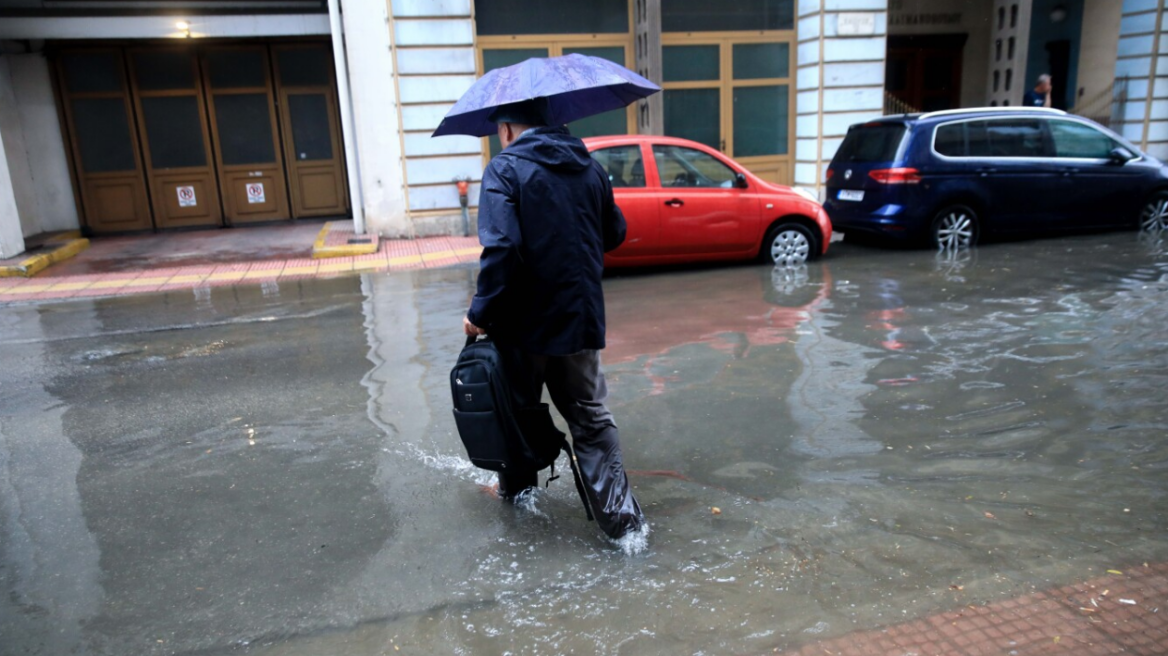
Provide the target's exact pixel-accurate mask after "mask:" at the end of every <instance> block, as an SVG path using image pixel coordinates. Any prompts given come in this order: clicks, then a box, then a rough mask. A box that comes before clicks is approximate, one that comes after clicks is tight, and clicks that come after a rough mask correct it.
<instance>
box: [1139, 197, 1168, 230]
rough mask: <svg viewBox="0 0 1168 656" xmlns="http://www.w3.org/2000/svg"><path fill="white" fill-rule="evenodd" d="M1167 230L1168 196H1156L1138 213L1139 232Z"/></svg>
mask: <svg viewBox="0 0 1168 656" xmlns="http://www.w3.org/2000/svg"><path fill="white" fill-rule="evenodd" d="M1166 228H1168V195H1164V194H1157V195H1155V196H1153V197H1152V199H1151V200H1149V201H1148V204H1147V205H1145V206H1144V211H1143V212H1140V230H1147V231H1149V232H1152V231H1158V230H1164V229H1166Z"/></svg>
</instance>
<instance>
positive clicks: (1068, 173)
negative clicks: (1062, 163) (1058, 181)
mask: <svg viewBox="0 0 1168 656" xmlns="http://www.w3.org/2000/svg"><path fill="white" fill-rule="evenodd" d="M1062 174H1063V177H1064V178H1069V177H1071V176H1072V175H1074V174H1075V169H1063V170H1062Z"/></svg>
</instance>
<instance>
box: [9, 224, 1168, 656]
mask: <svg viewBox="0 0 1168 656" xmlns="http://www.w3.org/2000/svg"><path fill="white" fill-rule="evenodd" d="M973 255H974V257H973V258H970V259H969V260H964V261H961V262H955V263H952V264H949V263H940V264H939V263H938V260H937V259H936V258H935V254H934V253H932V252H926V251H881V250H871V249H863V248H859V247H855V246H853V245H849V244H841V245H840V246H839V247H838V248H833V251H832V255H831V256H830V257H828V258H825V259H824V260H822V261H819V262H816V263H813V264H812V265H811V266H809V267H807V268H805V269H796V270H779V271H776V270H774V269H772V268H771V267H763V266H734V267H722V268H702V269H696V270H671V271H665V272H661V271H658V272H642V273H637V274H625V275H621V276H619V277H612V278H609V279H607V280H606V282H605V285H606V295H607V298H608V302H609V306H608V309H609V330H610V333H609V337H610V348H609V349H608V350H607V351H605V353H604V359H605V367H606V373H607V375H608V380H609V384H610V391H611V399H612V409H613V411H614V414H615V416H616V420H617V422H618V423H619V425H620V427H621V431H622V438H623V441H624V451H625V459H626V463H627V466H628V467H629V468H630V470H631V472H630V478H631V480H632V483H633V484H634V485H635V486H636V487H637V493H638V496H639V497H640V499H641V500H642V502H643V503H644V506H645V510H646V512H647V514H648V516H649V520H650V521H651V522H652V524H653V528H654V532H653V535H652V536H651V538H650V549H649V551H648V552H647V553H645V554H642V555H639V556H636V557H631V558H630V557H625V556H624V555H622V554H621V553H620V552H619V551H618V550H617V549H614V548H613V547H612V545H610V544H608V543H607V541H605V540H603V539H602V538H601V536H600V534H599V532H598V531H597V530H596V529H595V527H594V526H591V525H589V524H588V523H587V522H585V520H584V518H583V517H582V514H581V513H580V510H579V506H578V500H577V499H576V493H575V490H574V489H573V488H572V486H571V482H570V480H569V481H565V480H564V479H561V480H560V481H557V482H555V483H553V484H552V485H551V486H550V487H548V488H542V489H540V490H539V491H538V492H537V493H536V494H535V495H533V497H532V499H531V504H530V505H527V506H524V507H522V508H513V507H510V506H507V505H504V504H501V503H499V502H498V501H497V500H496V499H494V498H492V497H491V496H489V495H488V494H485V493H484V492H483V491H482V487H481V486H482V485H483V484H486V483H489V482H490V480H491V479H490V475H489V474H485V473H483V472H480V471H478V470H475V469H473V468H471V467H470V465H469V463H467V462H466V460H465V458H464V457H463V452H462V447H461V444H460V443H459V440H458V438H457V436H456V434H455V429H454V425H453V421H452V419H451V417H450V412H449V381H448V378H447V375H448V372H449V369H450V366H451V365H452V363H453V362H454V358H455V357H456V355H457V353H458V351H459V349H460V347H461V345H462V341H463V338H462V336H461V334H460V328H459V327H460V322H461V318H462V314H463V313H464V312H465V309H466V304H467V301H468V299H469V297H470V295H471V294H472V293H473V289H474V272H473V271H466V270H445V271H424V272H416V273H411V274H388V275H371V276H366V277H364V278H363V279H362V280H361V281H360V283H359V284H360V289H359V293H358V288H357V284H358V283H357V281H356V280H355V279H347V282H330V281H310V282H308V283H305V284H304V285H302V286H297V285H288V284H283V285H281V287H280V288H279V290H278V295H276V296H264V290H263V289H262V288H260V287H241V288H225V289H224V290H223V291H222V292H216V293H214V294H211V295H210V296H209V297H204V298H199V297H197V296H196V297H190V296H189V295H188V297H186V299H185V301H183V302H178V301H176V300H175V299H174V298H172V297H164V298H165V300H160V299H159V297H149V298H143V299H139V300H136V301H123V302H118V303H105V304H100V305H99V308H100V316H101V326H99V327H95V328H94V330H93V333H94V334H88V332H87V331H83V332H80V333H76V332H75V333H73V336H78V335H85V339H77V340H74V339H64V338H62V337H61V336H60V333H62V332H69V331H70V330H72V329H71V328H69V324H70V323H71V317H72V312H71V311H70V310H69V308H70V307H72V306H69V305H52V306H45V307H46V308H49V309H50V310H51V312H50V311H46V313H45V316H46V317H47V316H50V315H51V313H54V312H55V313H60V319H59V320H56V321H57V323H55V324H54V330H52V331H48V330H46V331H45V332H46V333H49V334H54V333H56V336H55V337H50V338H48V339H49V342H48V343H49V344H50V345H49V346H48V347H46V348H45V349H44V351H45V353H46V355H44V356H37V355H36V353H35V352H33V356H32V358H33V361H36V360H37V358H38V357H39V358H41V359H47V360H48V362H47V364H44V365H43V369H44V370H43V371H41V370H40V369H38V368H37V367H38V366H40V365H37V366H33V367H32V368H31V369H30V370H29V372H28V375H27V377H28V380H29V381H32V382H33V383H35V384H38V385H41V386H42V388H43V387H45V386H46V382H45V381H51V384H49V385H48V388H49V389H50V392H51V394H52V396H53V397H54V398H56V399H59V400H60V402H61V403H63V404H65V406H66V408H67V409H66V410H64V417H63V419H62V422H63V426H62V427H61V428H60V429H59V430H55V429H52V427H51V424H44V426H48V428H46V429H45V430H46V431H47V432H48V433H49V435H48V437H50V438H51V437H54V433H61V434H63V435H67V436H68V439H66V440H64V441H61V440H60V435H56V437H57V438H58V444H61V443H64V444H67V445H68V444H71V445H73V446H74V447H75V448H76V450H77V451H78V452H80V453H81V454H83V456H82V458H81V462H80V464H79V465H78V467H77V471H76V482H75V485H76V490H77V496H78V500H77V501H76V505H77V507H79V508H80V509H82V510H83V512H84V522H80V521H79V522H75V523H73V524H72V528H71V529H70V530H71V531H72V534H73V535H74V536H75V538H76V539H80V538H82V537H84V535H85V534H86V531H87V532H88V534H91V535H92V536H93V538H92V539H93V540H94V544H95V545H97V546H96V547H94V548H92V549H91V551H89V552H88V555H87V554H86V552H84V551H82V552H81V563H80V564H78V565H77V568H78V576H79V577H82V579H83V580H86V581H95V580H97V581H99V582H100V588H96V587H92V586H89V584H88V583H87V584H86V586H89V587H87V589H88V590H89V594H93V592H94V591H95V590H97V591H99V593H100V594H102V595H104V596H103V597H100V598H99V599H98V602H97V604H96V606H95V605H94V604H93V602H92V599H93V597H88V598H86V597H84V596H82V599H83V600H84V603H82V602H77V603H78V606H77V607H76V608H77V609H79V610H76V612H75V613H74V615H75V616H77V617H82V616H85V613H90V615H88V616H85V617H86V622H85V627H84V628H83V629H81V630H80V635H81V639H80V640H81V642H80V643H76V642H70V643H69V646H72V645H73V644H80V645H81V648H80V651H81V652H82V653H85V652H86V651H88V653H93V654H122V653H147V654H149V653H158V654H162V653H175V652H178V653H189V652H193V651H198V653H205V654H224V655H225V654H237V653H245V654H261V655H264V656H302V655H303V656H308V655H310V654H311V655H317V654H331V653H345V654H356V655H358V656H364V655H366V654H370V655H372V654H384V653H388V652H392V651H394V649H393V648H394V647H400V648H401V652H402V653H408V652H411V651H413V652H425V653H508V652H509V653H514V654H534V653H571V652H574V653H622V654H640V653H644V654H650V653H696V652H703V653H723V652H725V653H771V652H773V651H775V650H778V651H780V652H782V651H784V650H787V649H794V648H798V647H800V646H801V645H804V644H806V643H809V642H813V641H816V640H819V639H822V638H826V637H831V636H836V635H840V634H844V633H847V632H848V631H851V630H853V629H856V628H870V627H878V626H884V625H888V624H891V623H895V622H898V621H901V620H903V619H906V618H910V617H914V616H920V615H926V614H932V613H936V612H939V611H948V610H954V609H960V608H962V607H964V606H965V605H967V604H976V603H980V602H983V601H988V600H995V599H1002V598H1006V597H1014V596H1018V595H1020V594H1023V593H1029V592H1032V591H1034V590H1036V589H1046V588H1049V587H1051V586H1054V585H1056V584H1061V583H1066V582H1070V581H1076V580H1081V579H1084V578H1089V577H1091V576H1094V575H1096V574H1099V573H1100V572H1102V571H1103V570H1104V569H1107V568H1116V567H1118V568H1120V569H1124V567H1125V566H1126V565H1128V564H1133V563H1134V564H1139V563H1142V562H1144V561H1148V562H1153V561H1155V562H1159V561H1162V560H1164V559H1168V539H1166V538H1165V535H1164V532H1163V526H1164V524H1165V520H1166V518H1165V516H1164V514H1165V506H1164V504H1163V498H1164V496H1165V494H1166V493H1168V487H1166V486H1168V483H1166V481H1165V479H1164V477H1163V470H1164V468H1165V467H1168V445H1166V444H1165V443H1164V441H1163V439H1162V436H1163V434H1164V431H1165V428H1166V427H1168V399H1166V398H1165V396H1164V394H1163V381H1164V379H1165V378H1166V377H1168V342H1166V341H1165V340H1164V338H1163V331H1164V328H1163V327H1164V325H1165V323H1166V322H1168V260H1166V259H1165V258H1166V256H1165V254H1164V253H1162V252H1158V251H1155V250H1150V249H1149V248H1148V242H1147V241H1142V240H1137V239H1136V238H1134V237H1133V236H1132V235H1130V234H1127V233H1124V234H1116V235H1103V236H1091V237H1087V238H1077V239H1063V240H1046V241H1037V242H1026V243H1019V244H1002V245H995V246H989V247H984V248H981V249H978V250H977V251H974V252H973ZM957 264H960V265H961V268H960V269H959V270H956V269H953V268H951V267H955V266H957ZM249 294H250V295H249ZM237 295H239V296H237ZM229 299H230V300H229ZM184 303H185V305H184ZM143 315H145V316H148V317H151V318H150V319H146V320H144V319H142V316H143ZM9 316H11V315H10V314H5V315H4V318H5V319H7V318H8V317H9ZM13 321H15V325H11V324H9V325H3V326H2V327H3V330H4V332H3V333H2V334H0V348H3V349H4V355H5V357H8V356H10V355H12V354H16V355H19V354H21V353H23V352H24V350H23V349H24V348H25V347H26V346H27V345H29V344H31V343H33V342H35V341H37V340H36V339H34V338H33V337H34V336H32V335H31V333H30V331H29V330H27V329H25V328H23V327H22V325H23V324H24V323H27V322H26V320H25V319H23V318H18V319H15V320H13ZM144 324H145V325H144ZM97 328H100V330H97ZM53 340H57V341H53ZM4 375H6V373H5V374H4ZM4 389H5V390H7V389H9V388H4ZM0 393H5V394H6V393H7V391H4V392H0ZM4 398H5V400H7V398H8V397H4ZM106 399H114V400H115V401H116V402H115V403H114V404H112V405H107V404H105V403H104V401H105V400H106ZM142 399H149V401H150V402H149V403H143V402H141V400H142ZM45 401H46V402H51V401H50V400H49V399H47V398H45ZM7 407H8V406H7V405H5V408H7ZM111 408H112V409H111ZM39 413H40V409H39V407H38V408H37V411H36V412H35V413H32V414H22V415H18V416H17V417H16V418H10V417H9V415H7V410H6V414H5V416H4V417H2V418H0V432H2V437H3V439H4V440H9V441H6V442H4V444H9V443H10V438H11V436H12V435H20V434H22V433H23V432H25V431H27V430H30V429H35V428H36V427H37V422H38V417H39ZM48 414H49V415H51V412H50V413H48ZM33 415H36V416H33ZM237 418H239V419H238V420H237ZM244 425H247V426H248V427H251V428H255V429H256V435H257V436H258V437H257V439H256V440H255V442H256V444H255V445H249V444H248V440H247V439H244V436H245V433H244V432H243V431H242V428H243V426H244ZM208 450H210V452H208ZM62 455H65V456H67V455H68V454H67V453H63V454H62ZM6 457H9V458H10V459H11V456H6ZM68 462H71V461H70V460H68V459H66V463H68ZM561 464H562V463H561ZM3 467H4V465H3V464H0V470H3V472H4V474H5V475H6V476H11V475H12V472H13V471H19V470H15V469H13V468H11V467H10V468H8V469H3ZM65 471H66V472H68V471H70V468H69V466H67V467H66V468H65ZM68 476H69V474H64V475H61V476H60V478H58V479H51V478H50V479H49V480H50V481H52V483H53V485H54V487H57V486H61V487H64V488H65V489H68V485H67V483H68V482H69V481H67V480H65V479H66V478H68ZM3 484H5V483H3V482H0V485H3ZM233 486H234V487H233ZM4 495H5V497H4V500H5V502H7V501H8V499H9V498H10V495H9V493H8V492H7V491H5V492H4ZM9 507H10V506H3V508H4V509H3V510H2V511H0V512H3V513H10V510H8V508H9ZM66 507H67V506H66ZM714 508H717V509H718V512H716V513H715V512H714V511H713V509H714ZM70 513H72V511H68V512H65V513H64V514H65V515H69V514H70ZM8 516H9V515H4V519H3V521H4V522H5V524H4V528H5V530H6V531H10V529H9V527H10V526H11V524H10V523H8V522H9V520H8ZM991 516H992V519H991ZM75 541H76V540H75ZM8 545H9V538H8V534H7V533H6V534H5V536H4V542H3V543H0V565H3V568H0V582H3V584H4V586H5V588H4V590H3V593H4V594H3V595H2V596H0V600H3V601H0V604H11V603H12V602H11V601H8V600H10V599H13V598H18V597H19V594H21V593H20V591H19V590H17V591H16V592H15V593H14V589H15V587H19V586H16V584H13V583H12V580H13V579H12V575H11V574H10V573H11V572H13V571H17V570H19V569H20V567H23V566H24V565H23V563H24V562H25V561H24V560H21V558H22V556H19V555H16V556H14V555H12V553H13V552H12V551H10V550H9V547H8ZM323 545H327V547H325V546H323ZM97 547H100V555H101V561H100V575H101V578H100V579H96V578H95V576H94V574H95V573H96V572H97V570H96V565H95V564H94V561H93V560H92V559H94V558H96V557H97ZM86 558H89V559H90V560H85V559H86ZM14 563H15V564H14ZM84 576H89V578H88V579H85V578H84ZM21 585H24V584H21ZM14 586H15V587H14ZM27 587H28V586H27V585H25V589H27ZM62 589H63V588H62ZM9 608H10V606H4V605H0V611H4V613H3V615H2V616H0V622H7V624H3V625H0V628H2V629H3V631H4V635H5V638H7V636H8V635H17V636H21V637H20V638H19V641H18V643H17V644H18V646H19V647H24V646H25V645H26V644H35V640H34V639H32V638H29V639H26V638H25V637H24V636H29V635H32V634H36V639H39V640H41V642H42V643H43V642H44V640H43V635H40V633H41V632H43V631H44V630H46V629H43V626H45V622H43V621H41V620H38V619H35V618H31V619H30V617H31V616H24V615H20V616H15V618H14V614H13V613H10V612H8V610H9ZM70 612H73V611H70ZM60 614H61V616H62V617H66V614H65V611H61V613H60ZM47 617H52V618H55V616H54V615H52V614H49V615H47ZM38 622H41V623H40V624H38ZM10 626H12V627H15V630H16V633H11V632H10V631H9V630H8V628H9V627H10ZM157 640H164V641H165V643H158V642H157ZM245 643H247V644H245ZM160 645H161V646H160ZM32 651H33V653H36V650H35V649H34V650H32ZM42 653H44V652H42ZM394 653H396V652H394Z"/></svg>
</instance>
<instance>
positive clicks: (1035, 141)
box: [933, 118, 1047, 157]
mask: <svg viewBox="0 0 1168 656" xmlns="http://www.w3.org/2000/svg"><path fill="white" fill-rule="evenodd" d="M933 149H934V150H936V151H937V153H938V154H941V155H946V156H948V157H1044V156H1046V155H1047V152H1046V146H1045V145H1044V142H1043V136H1042V124H1041V123H1040V122H1039V121H1038V120H1036V119H1029V118H1007V119H993V120H989V121H965V122H962V123H949V124H946V125H941V126H938V127H937V133H936V135H934V137H933Z"/></svg>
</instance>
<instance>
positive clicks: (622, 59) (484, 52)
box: [479, 34, 636, 157]
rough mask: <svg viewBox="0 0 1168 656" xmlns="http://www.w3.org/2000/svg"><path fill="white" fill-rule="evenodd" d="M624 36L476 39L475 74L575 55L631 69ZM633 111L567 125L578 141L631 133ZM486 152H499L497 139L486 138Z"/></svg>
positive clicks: (619, 110)
mask: <svg viewBox="0 0 1168 656" xmlns="http://www.w3.org/2000/svg"><path fill="white" fill-rule="evenodd" d="M627 41H628V37H627V35H624V34H617V35H593V36H592V37H591V38H589V39H588V40H587V41H585V40H581V39H580V37H579V36H578V35H564V36H546V37H545V36H523V37H515V38H512V37H508V38H507V39H506V41H500V40H498V39H497V38H495V37H480V39H479V43H480V49H479V74H480V75H482V74H483V73H486V72H487V71H491V70H494V69H496V68H503V67H504V66H510V65H512V64H518V63H519V62H521V61H524V60H525V59H530V58H531V57H559V56H561V55H568V54H572V53H578V54H581V55H589V56H592V57H600V58H601V59H607V60H608V61H611V62H613V63H616V64H620V65H621V66H627V67H629V68H630V69H631V68H633V61H632V59H631V55H630V50H629V47H628V44H627ZM633 112H634V109H633V108H632V107H629V108H627V109H616V110H613V111H611V112H605V113H604V114H600V115H597V116H589V117H588V118H584V119H580V120H579V121H574V122H572V123H571V124H569V125H568V129H569V130H571V131H572V134H573V135H575V136H577V137H580V138H581V139H584V138H587V137H597V136H601V135H606V134H629V133H630V132H633V131H635V129H636V123H635V120H636V118H635V115H634V113H633ZM487 142H488V148H487V152H488V153H489V156H490V157H494V156H495V155H496V154H498V152H499V150H500V149H499V138H498V137H495V136H491V137H488V138H487Z"/></svg>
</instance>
